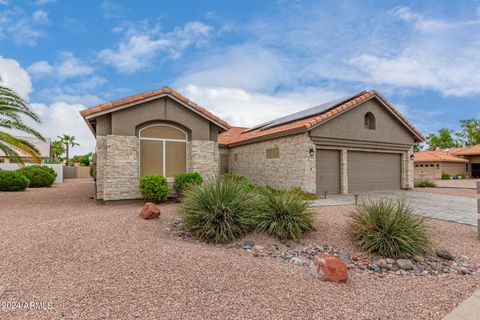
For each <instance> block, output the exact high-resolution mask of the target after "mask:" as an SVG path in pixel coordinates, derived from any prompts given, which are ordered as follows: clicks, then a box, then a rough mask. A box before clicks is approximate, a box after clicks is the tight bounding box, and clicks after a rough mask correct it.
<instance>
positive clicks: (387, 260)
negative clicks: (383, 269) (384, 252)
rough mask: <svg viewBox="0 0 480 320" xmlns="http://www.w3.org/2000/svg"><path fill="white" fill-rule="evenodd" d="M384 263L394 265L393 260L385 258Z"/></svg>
mask: <svg viewBox="0 0 480 320" xmlns="http://www.w3.org/2000/svg"><path fill="white" fill-rule="evenodd" d="M385 262H387V263H388V264H395V259H392V258H387V259H385Z"/></svg>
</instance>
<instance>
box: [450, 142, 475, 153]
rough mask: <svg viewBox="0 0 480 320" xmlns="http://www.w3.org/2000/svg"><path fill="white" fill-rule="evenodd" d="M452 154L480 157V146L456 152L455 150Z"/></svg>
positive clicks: (458, 149)
mask: <svg viewBox="0 0 480 320" xmlns="http://www.w3.org/2000/svg"><path fill="white" fill-rule="evenodd" d="M452 153H454V154H456V155H460V156H475V155H480V144H477V145H474V146H471V147H466V148H456V150H454V151H453V152H452Z"/></svg>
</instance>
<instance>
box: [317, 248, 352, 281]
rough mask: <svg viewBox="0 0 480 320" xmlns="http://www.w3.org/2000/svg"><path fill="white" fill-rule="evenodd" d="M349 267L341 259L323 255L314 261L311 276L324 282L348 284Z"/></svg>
mask: <svg viewBox="0 0 480 320" xmlns="http://www.w3.org/2000/svg"><path fill="white" fill-rule="evenodd" d="M347 270H348V266H347V264H346V263H345V262H343V261H342V260H341V259H339V258H337V257H334V256H331V255H329V254H326V253H321V254H320V255H318V256H315V257H314V258H313V259H312V263H311V265H310V272H311V274H313V275H315V276H318V277H319V278H320V280H322V281H331V282H336V283H341V282H347V280H348V272H347Z"/></svg>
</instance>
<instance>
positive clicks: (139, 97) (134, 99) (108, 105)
mask: <svg viewBox="0 0 480 320" xmlns="http://www.w3.org/2000/svg"><path fill="white" fill-rule="evenodd" d="M163 95H170V96H172V97H174V98H176V99H178V100H180V101H181V102H182V103H184V104H186V105H188V106H189V107H191V108H192V109H194V110H196V111H197V112H199V113H201V114H202V115H203V116H205V117H206V118H208V119H210V120H211V121H213V122H216V123H218V124H220V125H221V126H224V127H225V128H227V129H229V128H230V125H229V124H228V123H227V122H226V121H224V120H222V119H220V118H219V117H217V116H216V115H214V114H213V113H211V112H210V111H208V110H207V109H205V108H203V107H201V106H199V105H198V104H196V103H195V102H193V101H190V100H189V99H188V98H186V97H185V96H183V95H181V94H180V93H178V92H177V91H175V90H172V89H171V88H169V87H163V88H160V89H155V90H151V91H145V92H142V93H138V94H135V95H133V96H129V97H126V98H121V99H118V100H113V101H110V102H105V103H102V104H99V105H97V106H95V107H91V108H88V109H85V110H82V111H80V114H81V115H82V117H84V118H85V117H87V116H91V115H95V114H97V113H100V112H103V111H108V110H111V109H114V108H116V107H121V106H124V105H128V104H131V103H135V104H134V105H133V106H135V105H137V104H140V103H142V102H143V100H145V99H149V98H154V97H156V96H163ZM112 111H114V110H112Z"/></svg>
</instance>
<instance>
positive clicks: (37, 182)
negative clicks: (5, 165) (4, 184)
mask: <svg viewBox="0 0 480 320" xmlns="http://www.w3.org/2000/svg"><path fill="white" fill-rule="evenodd" d="M45 168H47V167H43V166H27V167H22V168H20V169H18V170H17V171H18V172H19V173H21V174H23V175H24V176H25V177H26V178H27V179H28V180H29V181H30V184H29V185H28V186H29V187H30V188H43V187H50V186H51V185H52V184H53V182H54V181H55V176H56V175H55V176H54V175H53V174H51V173H50V171H49V170H52V169H50V168H48V169H45Z"/></svg>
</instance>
